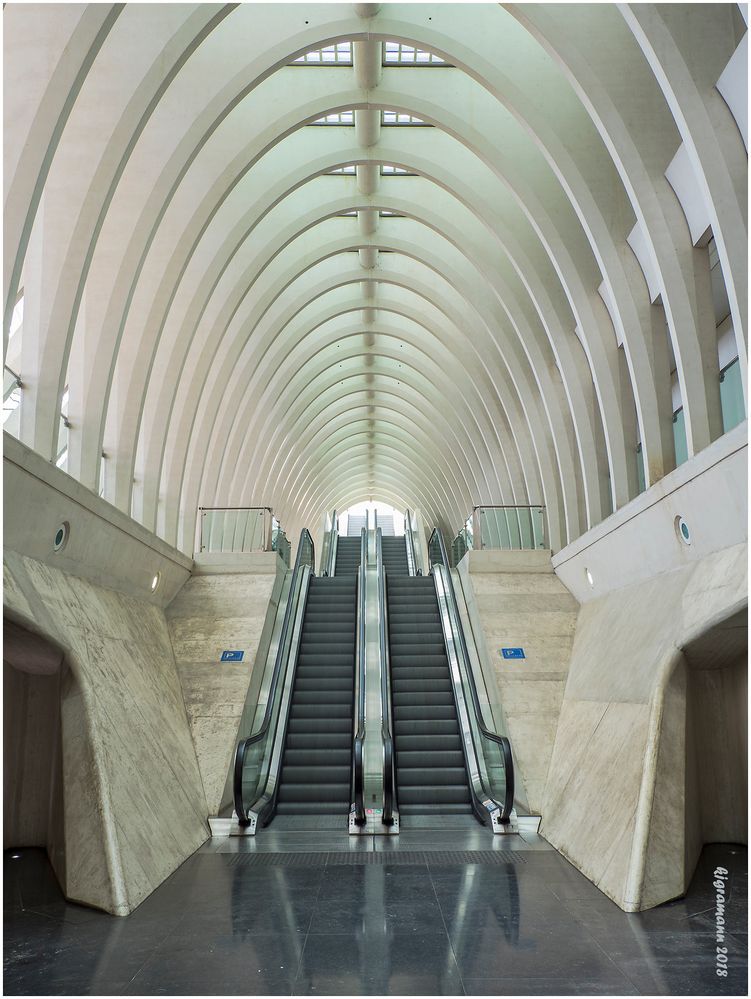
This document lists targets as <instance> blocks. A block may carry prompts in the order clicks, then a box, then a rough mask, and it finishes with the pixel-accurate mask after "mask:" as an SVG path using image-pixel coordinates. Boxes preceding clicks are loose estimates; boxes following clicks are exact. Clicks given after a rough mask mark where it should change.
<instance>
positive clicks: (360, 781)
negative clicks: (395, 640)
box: [352, 527, 368, 826]
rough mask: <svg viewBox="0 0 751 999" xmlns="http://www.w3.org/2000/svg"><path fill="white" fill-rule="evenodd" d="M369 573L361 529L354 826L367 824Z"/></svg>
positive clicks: (354, 757) (353, 755) (353, 770)
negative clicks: (365, 770)
mask: <svg viewBox="0 0 751 999" xmlns="http://www.w3.org/2000/svg"><path fill="white" fill-rule="evenodd" d="M367 573H368V531H367V528H365V527H363V528H361V529H360V567H359V569H358V572H357V683H356V684H355V691H356V694H355V703H354V705H353V707H354V710H355V719H356V722H357V730H356V732H355V737H354V739H353V741H352V802H353V804H354V806H355V825H358V826H362V825H365V776H364V765H363V745H364V743H365V660H366V651H367V646H366V638H365V624H366V597H367V593H366V585H367V583H366V581H367Z"/></svg>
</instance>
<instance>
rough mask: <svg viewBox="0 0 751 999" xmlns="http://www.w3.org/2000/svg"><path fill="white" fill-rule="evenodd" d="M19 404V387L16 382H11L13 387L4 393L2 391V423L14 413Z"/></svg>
mask: <svg viewBox="0 0 751 999" xmlns="http://www.w3.org/2000/svg"><path fill="white" fill-rule="evenodd" d="M20 405H21V389H20V388H19V386H18V384H17V383H15V382H14V383H13V388H11V390H10V391H9V392H8V393H7V394H6V393H3V423H7V421H8V419H9V418H10V417H11V416H12V415H13V413H15V411H16V410H17V409H18V407H19V406H20Z"/></svg>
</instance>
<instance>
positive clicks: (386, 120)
mask: <svg viewBox="0 0 751 999" xmlns="http://www.w3.org/2000/svg"><path fill="white" fill-rule="evenodd" d="M381 124H382V125H427V124H428V123H427V122H426V121H423V120H422V118H418V117H417V115H414V114H405V113H403V112H402V111H382V112H381Z"/></svg>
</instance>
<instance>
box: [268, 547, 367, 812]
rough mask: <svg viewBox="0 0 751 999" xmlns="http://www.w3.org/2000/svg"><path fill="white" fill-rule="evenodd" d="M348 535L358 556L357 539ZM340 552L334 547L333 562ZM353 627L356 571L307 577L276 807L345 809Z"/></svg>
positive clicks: (349, 759)
mask: <svg viewBox="0 0 751 999" xmlns="http://www.w3.org/2000/svg"><path fill="white" fill-rule="evenodd" d="M346 540H349V539H341V540H340V542H339V544H340V546H341V544H342V541H346ZM353 540H356V541H357V543H358V560H359V539H353ZM340 557H341V548H340V550H339V553H338V554H337V568H338V567H339V559H340ZM355 569H356V567H355ZM356 631H357V576H356V574H355V570H353V571H352V572H351V573H347V574H346V575H339V574H338V573H337V575H336V576H333V577H325V578H321V579H317V578H314V579H311V581H310V586H309V589H308V599H307V603H306V606H305V617H304V619H303V626H302V632H301V636H300V651H299V653H298V659H297V668H296V670H295V682H294V687H293V690H292V700H291V705H290V712H289V721H288V723H287V735H286V739H285V743H284V756H283V758H282V770H281V775H280V781H279V792H278V796H277V805H276V810H277V812H278V813H280V814H281V813H285V812H286V813H290V812H292V813H298V814H299V813H302V812H307V813H309V814H315V815H325V814H332V813H338V814H341V815H346V814H347V812H348V811H349V805H350V783H351V768H352V737H353V733H352V704H353V698H354V692H355V644H356Z"/></svg>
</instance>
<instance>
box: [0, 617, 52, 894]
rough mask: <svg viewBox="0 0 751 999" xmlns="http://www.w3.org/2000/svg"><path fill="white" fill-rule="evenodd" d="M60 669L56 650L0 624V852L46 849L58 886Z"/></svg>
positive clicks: (33, 636)
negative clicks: (0, 778)
mask: <svg viewBox="0 0 751 999" xmlns="http://www.w3.org/2000/svg"><path fill="white" fill-rule="evenodd" d="M63 665H64V656H63V653H62V651H61V650H60V649H57V648H55V647H54V646H52V645H50V644H49V643H47V642H44V641H42V640H40V639H39V638H38V637H37V636H35V635H32V634H31V633H30V632H28V631H26V630H25V629H22V628H18V627H17V626H15V625H14V624H13V623H12V622H9V621H4V628H3V847H4V848H5V849H7V848H8V847H13V846H21V845H23V846H39V847H46V849H47V852H48V854H49V856H50V859H51V861H52V864H53V867H54V868H55V870H56V871H57V875H58V879H59V880H60V882H61V883H62V882H64V880H65V842H64V829H63V799H62V790H63V783H62V731H61V718H60V702H61V680H62V675H63Z"/></svg>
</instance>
